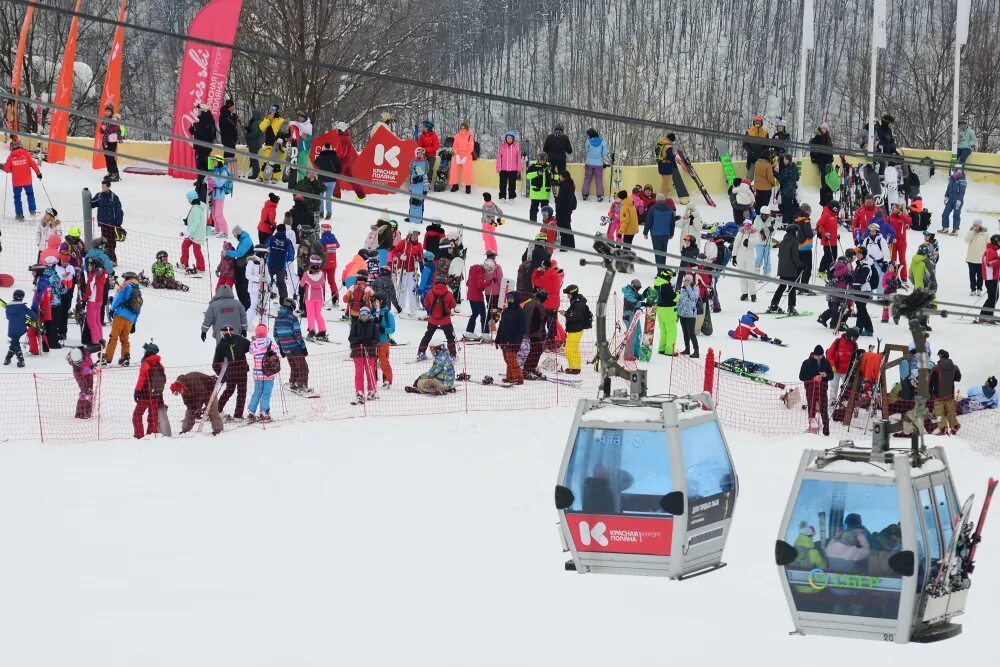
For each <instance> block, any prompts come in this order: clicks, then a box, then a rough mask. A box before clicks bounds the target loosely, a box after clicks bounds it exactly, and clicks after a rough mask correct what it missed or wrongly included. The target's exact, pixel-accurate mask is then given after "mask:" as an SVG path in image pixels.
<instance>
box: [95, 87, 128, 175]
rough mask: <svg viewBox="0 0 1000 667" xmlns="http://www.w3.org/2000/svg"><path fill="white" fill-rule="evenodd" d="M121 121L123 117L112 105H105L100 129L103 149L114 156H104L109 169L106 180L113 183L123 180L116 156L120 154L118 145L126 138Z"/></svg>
mask: <svg viewBox="0 0 1000 667" xmlns="http://www.w3.org/2000/svg"><path fill="white" fill-rule="evenodd" d="M120 121H121V116H119V115H118V114H116V113H115V108H114V107H113V106H112V105H110V104H107V105H105V106H104V120H102V121H101V126H100V128H99V129H100V134H101V148H102V149H103V150H105V151H108V152H109V153H112V155H105V156H104V163H105V166H106V167H107V168H108V173H107V174H105V176H104V178H106V179H108V180H109V181H111V182H113V183H117V182H118V181H120V180H122V177H121V174H120V173H119V172H118V158H117V157H116V156H115V155H114V154H117V153H118V144H119V143H120V142H121V140H122V139H124V138H125V137H124V134H125V133H124V128H122V126H121V123H120Z"/></svg>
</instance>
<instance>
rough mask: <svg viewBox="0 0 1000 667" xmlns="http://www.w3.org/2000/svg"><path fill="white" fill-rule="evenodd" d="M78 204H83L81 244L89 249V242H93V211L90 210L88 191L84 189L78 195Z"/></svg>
mask: <svg viewBox="0 0 1000 667" xmlns="http://www.w3.org/2000/svg"><path fill="white" fill-rule="evenodd" d="M80 203H81V204H83V242H84V243H85V244H86V246H87V248H88V249H89V248H90V243H91V241H93V240H94V229H93V215H92V211H93V209H91V208H90V190H89V189H87V188H84V189H83V191H82V192H81V193H80Z"/></svg>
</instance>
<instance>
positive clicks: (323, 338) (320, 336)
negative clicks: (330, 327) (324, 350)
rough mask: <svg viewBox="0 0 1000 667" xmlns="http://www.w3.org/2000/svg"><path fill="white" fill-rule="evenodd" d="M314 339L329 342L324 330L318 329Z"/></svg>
mask: <svg viewBox="0 0 1000 667" xmlns="http://www.w3.org/2000/svg"><path fill="white" fill-rule="evenodd" d="M316 340H318V341H319V342H321V343H329V342H330V339H329V338H327V336H326V332H325V331H320V332H319V333H318V334H316Z"/></svg>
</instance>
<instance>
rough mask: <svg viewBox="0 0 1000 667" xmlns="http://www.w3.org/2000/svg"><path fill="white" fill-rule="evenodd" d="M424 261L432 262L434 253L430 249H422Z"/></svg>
mask: <svg viewBox="0 0 1000 667" xmlns="http://www.w3.org/2000/svg"><path fill="white" fill-rule="evenodd" d="M424 261H425V262H433V261H434V253H432V252H431V251H430V250H424Z"/></svg>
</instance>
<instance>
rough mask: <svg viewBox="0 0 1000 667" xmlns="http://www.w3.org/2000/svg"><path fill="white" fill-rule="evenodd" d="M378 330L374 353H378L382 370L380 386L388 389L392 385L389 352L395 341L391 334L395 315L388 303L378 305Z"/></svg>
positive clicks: (394, 326)
mask: <svg viewBox="0 0 1000 667" xmlns="http://www.w3.org/2000/svg"><path fill="white" fill-rule="evenodd" d="M378 332H379V333H378V344H377V345H376V346H375V353H376V355H378V366H379V370H380V371H382V388H383V389H390V388H391V387H392V363H390V361H389V352H390V350H391V349H392V346H393V345H395V344H396V341H394V340H393V339H392V334H394V333H396V316H395V315H393V314H392V308H391V307H390V306H389V304H388V303H384V304H381V305H380V306H379V309H378Z"/></svg>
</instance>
